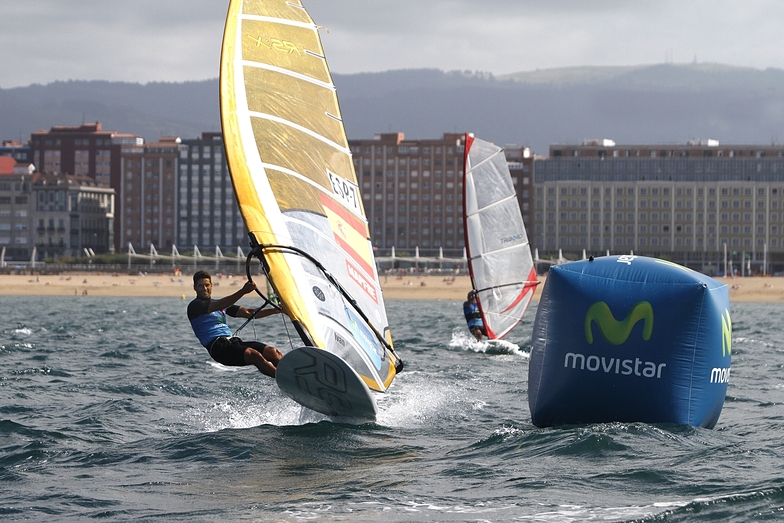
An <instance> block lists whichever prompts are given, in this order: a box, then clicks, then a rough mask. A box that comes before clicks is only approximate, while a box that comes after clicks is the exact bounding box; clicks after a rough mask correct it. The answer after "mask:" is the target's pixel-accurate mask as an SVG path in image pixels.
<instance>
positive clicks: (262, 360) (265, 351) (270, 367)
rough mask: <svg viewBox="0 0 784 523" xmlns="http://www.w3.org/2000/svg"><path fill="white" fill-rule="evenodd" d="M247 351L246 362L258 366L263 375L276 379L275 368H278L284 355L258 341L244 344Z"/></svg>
mask: <svg viewBox="0 0 784 523" xmlns="http://www.w3.org/2000/svg"><path fill="white" fill-rule="evenodd" d="M243 343H244V344H245V345H246V346H247V348H246V349H245V362H246V363H250V364H253V365H255V366H256V368H258V369H259V370H260V371H261V372H262V373H263V374H265V375H267V376H270V377H272V378H274V377H275V368H276V367H277V366H278V363H279V362H280V359H281V358H282V357H283V354H281V352H280V351H279V350H278V349H276V348H275V347H273V346H271V345H267V344H265V343H260V342H257V341H248V342H243Z"/></svg>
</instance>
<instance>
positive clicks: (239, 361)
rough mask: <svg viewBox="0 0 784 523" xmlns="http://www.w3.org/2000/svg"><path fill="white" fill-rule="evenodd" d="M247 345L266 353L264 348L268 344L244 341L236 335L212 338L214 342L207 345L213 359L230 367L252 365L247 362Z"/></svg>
mask: <svg viewBox="0 0 784 523" xmlns="http://www.w3.org/2000/svg"><path fill="white" fill-rule="evenodd" d="M246 347H251V348H253V349H256V350H257V351H259V352H260V353H262V354H264V349H265V348H266V347H267V345H266V344H264V343H261V342H260V341H242V340H241V339H240V338H237V337H236V336H234V337H231V338H227V337H226V336H219V337H217V338H215V339H214V340H212V343H210V345H209V346H208V347H207V351H208V352H209V353H210V356H211V357H212V359H214V360H215V361H217V362H218V363H221V364H223V365H227V366H229V367H242V366H245V365H251V364H250V363H246V362H245V348H246Z"/></svg>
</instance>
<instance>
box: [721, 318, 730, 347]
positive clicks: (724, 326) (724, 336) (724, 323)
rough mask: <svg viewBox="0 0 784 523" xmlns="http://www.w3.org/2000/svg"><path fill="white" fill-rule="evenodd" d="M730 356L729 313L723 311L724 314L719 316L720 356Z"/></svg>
mask: <svg viewBox="0 0 784 523" xmlns="http://www.w3.org/2000/svg"><path fill="white" fill-rule="evenodd" d="M730 354H732V320H731V319H730V311H728V310H727V309H724V314H722V316H721V355H722V356H729V355H730Z"/></svg>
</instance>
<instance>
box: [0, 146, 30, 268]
mask: <svg viewBox="0 0 784 523" xmlns="http://www.w3.org/2000/svg"><path fill="white" fill-rule="evenodd" d="M31 182H32V174H30V173H29V172H27V171H26V170H24V169H22V170H20V169H19V167H18V166H17V164H16V162H15V161H14V160H13V158H3V161H0V253H2V259H3V261H6V260H29V259H30V257H31V255H32V250H33V245H34V240H33V238H31V231H32V230H33V223H32V214H31V212H30V201H31V195H32V188H31Z"/></svg>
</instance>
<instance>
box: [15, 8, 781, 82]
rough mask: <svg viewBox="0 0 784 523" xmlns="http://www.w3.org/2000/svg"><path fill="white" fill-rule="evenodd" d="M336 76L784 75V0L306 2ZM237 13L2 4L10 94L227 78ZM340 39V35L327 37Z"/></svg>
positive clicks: (219, 10)
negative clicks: (224, 62)
mask: <svg viewBox="0 0 784 523" xmlns="http://www.w3.org/2000/svg"><path fill="white" fill-rule="evenodd" d="M304 3H305V7H306V8H307V9H308V11H309V12H310V14H311V16H312V17H313V19H314V21H315V22H316V23H317V24H319V25H322V26H324V27H325V28H326V30H322V41H323V43H324V48H325V50H326V54H327V60H328V62H329V64H330V68H331V69H332V71H333V72H335V73H342V74H348V73H359V72H376V71H387V70H390V69H410V68H424V67H432V68H438V69H442V70H447V71H448V70H470V71H483V72H490V73H493V74H496V75H500V74H505V73H513V72H521V71H533V70H536V69H549V68H555V67H568V66H581V65H641V64H654V63H662V62H665V61H668V62H675V63H688V62H693V61H695V60H696V61H698V62H714V63H723V64H728V65H735V66H743V67H754V68H758V69H764V68H767V67H776V68H784V45H782V44H783V43H784V42H782V40H783V39H784V38H783V37H782V35H784V0H473V1H469V0H304ZM227 5H228V0H132V1H128V0H0V71H2V72H0V88H9V87H16V86H24V85H29V84H33V83H41V84H45V83H49V82H52V81H55V80H70V79H74V80H113V81H114V80H117V81H132V82H141V83H146V82H151V81H185V80H203V79H206V78H215V77H217V76H218V59H219V56H220V43H221V36H222V32H223V23H224V20H225V16H226V7H227ZM327 31H328V32H327Z"/></svg>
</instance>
